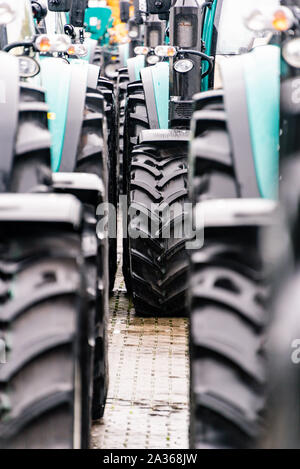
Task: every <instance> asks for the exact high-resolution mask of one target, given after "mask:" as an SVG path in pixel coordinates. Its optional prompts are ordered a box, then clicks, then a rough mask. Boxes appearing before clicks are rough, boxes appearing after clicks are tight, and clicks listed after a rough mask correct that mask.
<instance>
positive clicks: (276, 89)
mask: <svg viewBox="0 0 300 469" xmlns="http://www.w3.org/2000/svg"><path fill="white" fill-rule="evenodd" d="M241 61H242V64H243V67H244V77H245V83H246V94H247V105H248V119H249V126H250V136H251V143H252V151H253V157H254V163H255V170H256V177H257V183H258V187H259V191H260V194H261V196H262V197H264V198H268V199H276V198H277V195H278V178H279V169H278V166H279V126H280V123H279V120H280V104H279V100H280V49H279V47H277V46H274V45H269V46H263V47H257V48H255V49H254V50H253V51H252V52H250V53H249V54H245V55H243V56H241Z"/></svg>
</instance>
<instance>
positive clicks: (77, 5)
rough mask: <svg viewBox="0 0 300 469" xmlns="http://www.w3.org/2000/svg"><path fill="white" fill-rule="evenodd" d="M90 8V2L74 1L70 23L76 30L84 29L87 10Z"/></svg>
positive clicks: (86, 0) (83, 0)
mask: <svg viewBox="0 0 300 469" xmlns="http://www.w3.org/2000/svg"><path fill="white" fill-rule="evenodd" d="M87 7H88V0H72V6H71V12H70V23H71V24H72V25H73V26H74V27H75V28H83V26H84V16H85V10H86V8H87Z"/></svg>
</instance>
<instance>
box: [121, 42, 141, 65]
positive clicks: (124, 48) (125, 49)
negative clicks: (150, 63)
mask: <svg viewBox="0 0 300 469" xmlns="http://www.w3.org/2000/svg"><path fill="white" fill-rule="evenodd" d="M119 57H120V67H127V60H128V58H129V43H128V42H127V43H126V44H120V45H119ZM143 66H144V65H143Z"/></svg>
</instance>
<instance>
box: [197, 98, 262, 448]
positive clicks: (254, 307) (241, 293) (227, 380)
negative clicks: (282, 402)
mask: <svg viewBox="0 0 300 469" xmlns="http://www.w3.org/2000/svg"><path fill="white" fill-rule="evenodd" d="M201 109H202V110H200V111H197V112H196V113H195V114H194V129H195V138H194V139H193V140H192V145H191V153H192V154H191V157H190V165H191V172H192V178H191V180H192V188H191V192H192V198H193V201H194V204H198V203H199V202H203V201H206V200H209V199H226V198H229V199H236V198H238V197H239V187H238V184H237V181H236V177H235V172H234V165H233V155H232V150H231V145H230V138H229V134H228V130H227V127H226V116H225V114H224V111H223V109H222V105H220V102H219V101H218V102H217V103H214V101H212V102H211V101H210V100H208V102H206V103H205V106H204V109H203V108H201ZM189 257H190V281H189V311H190V347H191V428H190V436H191V447H192V448H253V447H255V446H256V445H257V444H258V440H259V437H260V435H261V431H262V425H263V412H264V409H265V391H266V389H265V384H266V382H265V381H266V376H265V373H266V361H265V356H264V353H263V350H262V342H263V337H264V334H265V328H266V324H267V321H268V312H267V308H266V302H267V292H268V288H267V287H269V286H270V285H269V283H270V279H268V277H267V274H266V272H265V266H264V263H263V260H262V254H261V249H260V245H259V242H258V234H257V230H256V229H255V228H254V227H251V226H250V227H249V226H245V227H243V226H242V227H238V228H236V227H235V228H229V227H227V228H226V227H220V228H215V229H212V228H211V229H210V228H207V229H205V232H204V246H203V247H202V248H201V249H199V250H190V251H189Z"/></svg>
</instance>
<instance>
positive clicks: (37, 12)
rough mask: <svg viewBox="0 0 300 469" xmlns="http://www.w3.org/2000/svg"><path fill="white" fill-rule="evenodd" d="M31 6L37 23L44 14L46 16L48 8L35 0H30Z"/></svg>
mask: <svg viewBox="0 0 300 469" xmlns="http://www.w3.org/2000/svg"><path fill="white" fill-rule="evenodd" d="M31 8H32V13H33V16H34V18H35V19H36V20H37V22H38V23H39V22H40V21H41V20H42V19H43V18H45V16H47V13H48V10H47V7H46V6H45V5H43V4H42V3H41V2H39V1H36V0H31Z"/></svg>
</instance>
